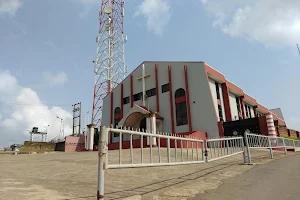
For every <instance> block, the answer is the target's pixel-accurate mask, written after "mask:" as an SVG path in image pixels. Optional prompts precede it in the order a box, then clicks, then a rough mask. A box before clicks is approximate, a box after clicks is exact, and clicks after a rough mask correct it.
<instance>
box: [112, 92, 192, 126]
mask: <svg viewBox="0 0 300 200" xmlns="http://www.w3.org/2000/svg"><path fill="white" fill-rule="evenodd" d="M154 89H155V88H154ZM154 89H151V90H148V91H149V93H148V94H156V92H153V91H156V90H154ZM165 89H166V88H165ZM139 94H140V93H139ZM174 96H175V111H176V125H177V126H182V125H186V124H188V117H187V105H186V98H185V90H184V89H182V88H180V89H178V90H176V91H175V95H174ZM183 97H184V98H183ZM126 98H127V97H126ZM126 98H124V104H125V99H126ZM128 98H129V97H128ZM126 101H127V100H126ZM120 113H121V109H120V108H119V107H117V108H115V110H114V114H115V115H114V116H118V115H119V114H120ZM120 120H121V116H120V118H115V120H114V126H117V125H118V123H119V122H120Z"/></svg>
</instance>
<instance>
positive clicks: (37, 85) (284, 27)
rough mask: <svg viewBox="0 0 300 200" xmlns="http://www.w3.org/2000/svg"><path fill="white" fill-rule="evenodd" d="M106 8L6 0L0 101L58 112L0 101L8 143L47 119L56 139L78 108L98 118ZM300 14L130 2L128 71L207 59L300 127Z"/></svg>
mask: <svg viewBox="0 0 300 200" xmlns="http://www.w3.org/2000/svg"><path fill="white" fill-rule="evenodd" d="M99 5H100V0H51V1H50V0H41V1H38V0H0V78H1V79H0V101H1V102H19V103H20V102H21V103H24V102H25V103H28V104H36V105H41V104H44V105H49V106H24V105H22V106H21V105H13V104H0V128H1V130H2V131H1V133H0V136H1V138H0V146H1V144H2V145H3V144H7V141H8V137H10V138H11V139H12V140H14V142H20V141H22V140H24V139H28V132H27V131H26V130H28V129H31V127H32V126H35V125H36V123H37V122H38V123H39V124H38V126H40V128H41V129H42V128H43V126H44V125H40V124H45V125H46V124H50V127H49V135H50V137H54V136H56V135H57V132H59V126H60V123H59V121H58V120H57V119H56V118H55V117H56V115H60V116H61V117H63V118H65V124H66V125H65V132H68V131H70V130H71V129H70V128H71V114H70V113H71V105H72V104H73V103H77V102H79V101H81V102H82V107H83V108H82V109H83V113H85V112H87V111H91V107H92V94H93V76H94V75H93V67H94V66H93V63H92V60H93V59H95V56H96V49H97V46H96V36H97V30H98V24H99V22H98V10H99ZM299 7H300V2H299V1H297V0H289V1H288V2H286V1H284V2H283V1H281V0H251V1H250V0H245V1H243V2H242V3H241V2H240V1H238V0H228V1H221V0H188V1H187V0H143V1H142V0H127V1H125V33H126V34H127V35H128V41H127V43H126V47H125V48H126V49H125V52H126V63H127V66H128V71H129V72H130V71H131V70H132V69H134V68H136V66H137V65H138V64H140V63H141V62H143V61H144V60H163V61H164V60H170V61H171V60H184V61H205V62H206V63H208V64H209V65H210V66H212V67H214V68H215V69H217V70H219V71H220V72H222V73H223V74H225V76H226V77H227V78H228V79H229V80H231V81H232V82H234V83H236V84H237V85H239V86H241V87H242V88H243V89H244V91H245V92H246V93H248V94H249V95H251V96H253V97H255V98H256V99H257V100H258V101H259V102H260V103H262V104H263V105H265V106H267V107H268V108H277V107H280V108H282V110H283V113H284V116H285V119H286V121H287V123H288V125H289V126H290V127H291V128H297V129H299V130H300V117H299V111H300V109H299V107H298V106H297V104H298V99H299V98H300V94H299V89H298V77H299V73H300V68H299V67H300V66H299V64H300V55H299V54H298V52H297V48H296V43H300V14H299V13H300V12H299ZM1 84H2V86H1ZM51 105H63V106H57V107H52V106H51ZM66 105H70V106H66ZM45 116H46V117H45ZM29 118H30V119H29Z"/></svg>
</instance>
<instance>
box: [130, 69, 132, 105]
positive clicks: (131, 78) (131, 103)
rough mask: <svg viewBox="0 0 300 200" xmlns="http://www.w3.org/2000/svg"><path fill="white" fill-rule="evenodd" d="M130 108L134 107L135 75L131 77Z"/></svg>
mask: <svg viewBox="0 0 300 200" xmlns="http://www.w3.org/2000/svg"><path fill="white" fill-rule="evenodd" d="M130 107H131V108H132V107H133V75H132V74H131V75H130Z"/></svg>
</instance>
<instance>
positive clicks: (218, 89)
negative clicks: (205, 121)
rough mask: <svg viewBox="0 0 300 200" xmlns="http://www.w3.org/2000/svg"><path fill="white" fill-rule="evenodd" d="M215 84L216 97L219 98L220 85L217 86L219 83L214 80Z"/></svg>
mask: <svg viewBox="0 0 300 200" xmlns="http://www.w3.org/2000/svg"><path fill="white" fill-rule="evenodd" d="M215 84H216V93H217V99H220V87H219V83H218V82H215Z"/></svg>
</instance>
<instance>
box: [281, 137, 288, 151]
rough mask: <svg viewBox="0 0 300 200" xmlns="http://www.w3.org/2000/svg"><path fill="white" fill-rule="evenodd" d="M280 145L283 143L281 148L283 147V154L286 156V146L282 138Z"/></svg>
mask: <svg viewBox="0 0 300 200" xmlns="http://www.w3.org/2000/svg"><path fill="white" fill-rule="evenodd" d="M282 143H283V147H284V154H285V155H286V154H287V151H286V145H285V139H284V138H283V139H282Z"/></svg>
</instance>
